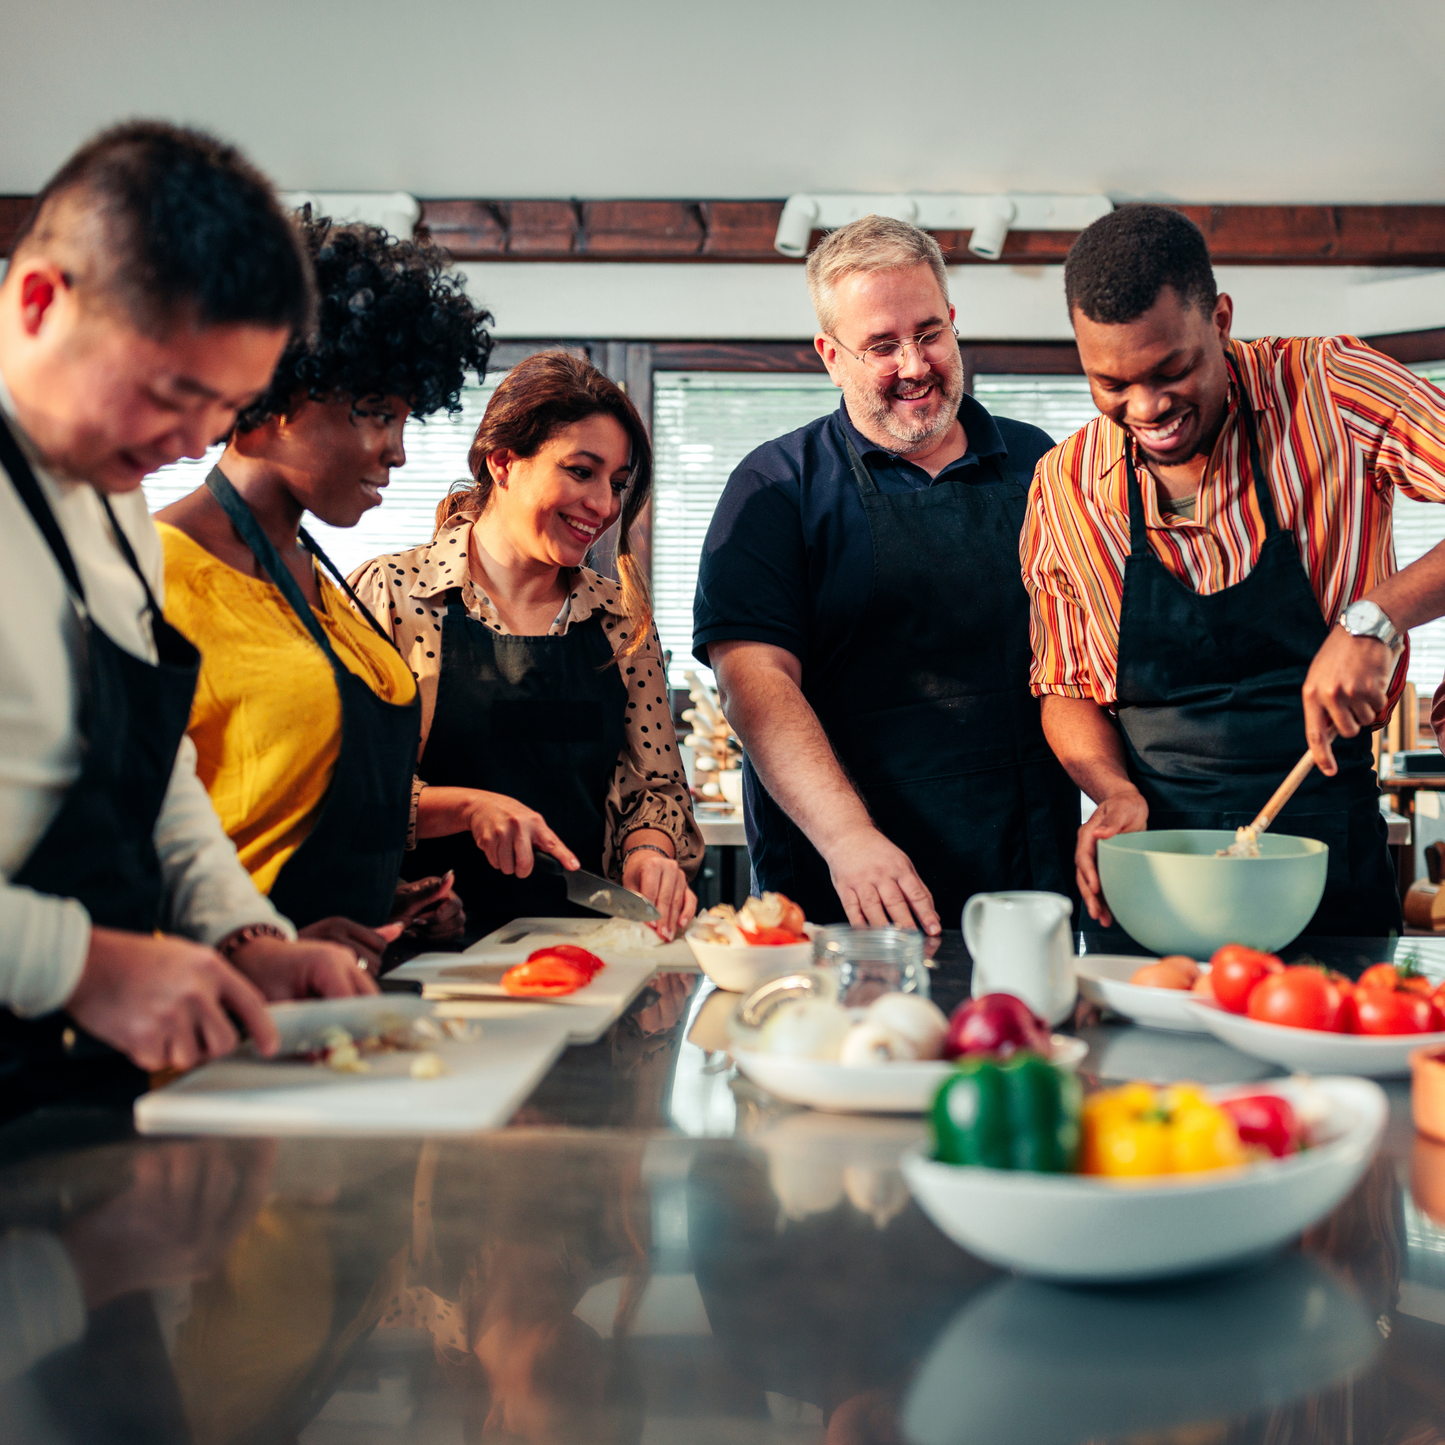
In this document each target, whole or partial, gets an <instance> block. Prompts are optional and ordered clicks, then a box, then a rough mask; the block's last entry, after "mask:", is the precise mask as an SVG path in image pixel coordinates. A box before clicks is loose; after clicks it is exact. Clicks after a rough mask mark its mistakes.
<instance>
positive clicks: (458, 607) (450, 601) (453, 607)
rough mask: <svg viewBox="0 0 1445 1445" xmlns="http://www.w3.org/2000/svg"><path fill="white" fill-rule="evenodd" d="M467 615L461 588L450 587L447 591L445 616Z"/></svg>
mask: <svg viewBox="0 0 1445 1445" xmlns="http://www.w3.org/2000/svg"><path fill="white" fill-rule="evenodd" d="M466 615H467V604H466V603H465V602H463V601H462V589H461V588H460V587H452V588H449V589H448V591H447V616H448V617H465V616H466Z"/></svg>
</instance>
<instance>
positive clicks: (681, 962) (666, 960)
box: [387, 918, 697, 1044]
mask: <svg viewBox="0 0 1445 1445" xmlns="http://www.w3.org/2000/svg"><path fill="white" fill-rule="evenodd" d="M599 921H605V920H598V919H593V918H516V919H513V920H512V922H511V923H509V924H507V925H506V926H505V927H502V928H499V929H497V930H496V932H494V933H490V934H488V935H487V937H485V938H483V939H481V940H479V941H478V942H476V943H474V944H473V945H472V946H471V947H470V948H468V949H467V950H466V951H465V952H464V953H424V954H421V955H419V956H418V957H416V958H413V959H411V960H409V961H408V962H407V963H404V964H402V965H401V967H400V968H397V969H393V970H392V971H391V972H390V973H388V974H387V977H388V978H395V979H403V980H410V981H411V982H413V983H419V984H421V986H422V989H423V992H424V996H425V997H426V998H428V999H438V1000H441V999H445V1000H448V1001H451V1002H452V1003H453V1004H454V1007H452V1008H449V1009H448V1010H447V1011H448V1012H449V1013H454V1014H456V1015H458V1016H464V1017H466V1018H475V1019H483V1020H485V1019H490V1018H503V1017H506V1016H508V1015H510V1014H512V1013H520V1012H522V1011H526V1012H528V1013H533V1012H540V1013H547V1014H558V1015H561V1016H562V1017H564V1018H565V1020H566V1026H567V1037H568V1040H569V1042H571V1043H576V1044H590V1043H595V1042H596V1041H597V1040H598V1039H600V1038H601V1037H602V1035H603V1034H604V1033H606V1032H607V1030H608V1029H609V1028H610V1027H611V1026H612V1025H613V1024H614V1023H616V1021H617V1020H618V1019H619V1018H621V1017H622V1014H623V1011H624V1010H625V1009H626V1008H627V1006H628V1004H630V1003H631V1002H632V1001H633V999H635V998H636V997H637V995H638V994H640V993H641V992H642V990H643V989H644V988H645V987H646V986H647V982H648V980H649V979H650V978H651V977H652V976H653V974H655V973H657V972H658V971H659V970H664V971H669V972H679V971H684V970H685V971H688V972H696V971H697V964H696V962H695V961H694V959H693V956H692V950H691V949H690V948H689V947H688V946H687V944H686V943H685V942H684V941H683V940H681V939H678V940H676V941H675V942H673V943H670V944H661V945H659V946H658V947H656V948H648V949H639V950H637V951H631V950H623V949H616V948H607V947H605V946H604V947H603V948H600V949H598V950H597V955H598V957H599V958H601V960H602V961H603V963H604V964H606V965H607V966H606V967H605V968H604V969H603V970H602V971H601V972H600V973H599V974H598V975H597V976H596V977H595V978H594V979H593V980H592V982H591V983H589V984H587V986H586V987H585V988H579V989H578V990H577V992H576V993H569V994H564V995H563V996H562V997H560V998H548V999H536V998H527V999H522V998H517V997H515V996H514V995H512V994H509V993H507V992H506V990H505V989H503V988H502V985H501V977H502V975H503V974H504V973H505V972H506V971H507V969H509V968H511V967H513V966H514V965H516V964H519V963H523V962H525V961H526V958H527V955H528V954H531V953H535V952H536V951H537V950H538V949H539V948H545V947H547V945H548V944H552V943H569V942H576V943H580V944H581V945H582V946H583V947H588V946H589V945H588V942H587V937H586V935H587V933H588V932H589V931H590V930H592V929H594V928H596V927H597V925H598V923H599Z"/></svg>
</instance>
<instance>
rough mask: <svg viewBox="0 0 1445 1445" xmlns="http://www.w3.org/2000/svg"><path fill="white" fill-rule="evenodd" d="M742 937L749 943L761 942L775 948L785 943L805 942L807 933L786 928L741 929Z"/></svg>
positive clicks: (767, 946)
mask: <svg viewBox="0 0 1445 1445" xmlns="http://www.w3.org/2000/svg"><path fill="white" fill-rule="evenodd" d="M743 937H744V938H746V939H747V941H748V942H749V943H756V944H762V945H763V946H764V947H766V948H777V947H779V946H781V945H783V944H787V943H806V942H807V941H808V938H807V935H806V934H803V935H801V936H800V935H798V934H796V933H792V932H789V930H788V929H786V928H753V929H747V928H745V929H743Z"/></svg>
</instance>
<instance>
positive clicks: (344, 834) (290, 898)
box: [206, 467, 421, 928]
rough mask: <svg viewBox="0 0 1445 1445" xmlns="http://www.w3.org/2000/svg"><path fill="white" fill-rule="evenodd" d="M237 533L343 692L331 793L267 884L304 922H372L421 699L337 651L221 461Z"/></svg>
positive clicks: (392, 862) (399, 844)
mask: <svg viewBox="0 0 1445 1445" xmlns="http://www.w3.org/2000/svg"><path fill="white" fill-rule="evenodd" d="M206 486H207V487H209V488H210V490H211V495H212V496H213V497H215V499H216V500H217V501H218V502H219V503H220V504H221V506H222V508H223V509H224V511H225V513H226V515H227V516H228V517H229V518H230V519H231V525H232V526H233V527H235V529H236V531H237V532H238V533H239V534H240V536H241V540H242V541H243V542H245V544H246V545H247V546H248V547H249V548H250V549H251V551H252V553H253V554H254V555H255V558H256V561H257V562H258V563H259V564H260V565H261V568H262V570H263V571H265V573H266V574H267V575H268V576H269V577H270V578H271V580H272V581H273V582H274V583H275V584H276V586H277V587H279V588H280V589H281V594H282V596H284V597H285V599H286V600H287V602H289V603H290V604H291V608H292V611H294V612H295V613H296V615H297V617H299V618H300V619H301V621H302V623H303V624H304V625H305V627H306V630H307V631H308V632H309V633H310V634H311V637H312V639H313V640H314V641H315V643H316V645H317V646H318V647H319V648H320V649H321V651H322V652H323V653H324V654H325V655H326V660H327V661H328V662H329V663H330V664H331V671H332V675H333V676H334V677H335V679H336V690H337V692H338V693H339V694H340V696H341V750H340V752H339V753H338V754H337V758H336V769H335V771H334V772H333V773H332V775H331V785H330V786H329V787H328V788H327V790H326V799H325V801H324V802H323V803H322V805H321V811H320V813H319V814H318V816H317V818H316V822H315V823H314V824H313V825H312V828H311V831H310V833H308V834H307V836H306V840H305V841H304V842H303V843H302V844H301V846H300V847H299V848H298V849H297V850H296V851H295V852H294V853H293V854H292V855H291V856H290V857H289V858H288V859H287V860H286V862H285V863H284V864H283V865H282V867H281V872H280V873H279V874H278V875H277V877H276V881H275V883H273V884H272V885H271V895H270V896H271V902H272V903H273V904H274V905H275V906H276V908H278V909H279V910H280V911H281V912H282V913H284V914H285V915H286V917H287V918H289V919H290V920H291V921H292V923H294V924H295V925H296V926H297V927H298V928H305V927H306V926H307V924H310V923H315V922H316V921H317V920H318V919H321V918H331V917H341V918H350V919H353V920H354V921H355V922H357V923H362V924H365V925H366V927H368V928H375V927H377V926H378V925H379V924H382V923H385V922H386V920H387V918H388V917H389V916H390V915H391V911H392V908H393V906H394V903H395V897H396V882H397V878H398V876H399V875H400V871H401V860H402V856H403V854H404V853H405V852H406V835H407V830H408V827H409V824H410V820H411V780H412V778H413V776H414V775H415V772H416V754H417V745H418V743H419V741H420V738H421V699H420V697H413V698H412V700H411V701H410V702H408V703H391V702H385V701H383V700H382V699H381V698H379V697H377V695H376V694H375V693H374V692H373V691H372V690H371V688H370V687H369V686H367V684H366V683H365V682H364V681H363V680H362V679H361V678H359V677H357V675H356V674H355V673H354V672H352V671H351V669H350V668H348V667H347V666H346V664H345V663H344V662H342V660H341V659H340V658H339V657H337V655H336V652H335V650H334V649H333V648H332V646H331V641H330V639H329V638H328V637H327V636H326V630H325V629H324V628H323V627H322V626H321V624H320V623H319V622H318V621H317V620H316V614H315V613H314V612H312V610H311V604H310V603H309V602H307V600H306V594H305V593H303V592H302V590H301V588H300V586H299V585H298V584H297V581H296V579H295V578H294V577H293V576H292V575H291V573H290V572H289V571H288V570H287V567H286V564H285V563H284V562H283V561H282V560H281V554H280V553H279V552H277V550H276V548H275V547H274V546H272V544H271V539H270V538H269V537H267V535H266V534H265V532H263V531H262V530H261V525H260V523H259V522H257V520H256V518H255V515H254V514H253V513H252V511H251V509H250V508H249V507H248V506H247V505H246V503H245V502H244V501H242V499H241V498H240V496H239V495H238V494H237V492H236V489H235V488H234V487H233V486H232V485H231V483H230V482H229V481H228V480H227V479H226V477H225V475H224V473H223V472H222V471H221V469H220V467H216V468H214V469H213V470H212V472H211V474H210V476H208V477H207V478H206ZM301 542H302V544H303V545H304V546H305V548H306V550H307V551H308V552H310V553H311V555H312V556H313V557H315V558H316V559H317V560H318V561H319V562H321V563H322V565H323V566H324V567H325V568H326V569H327V571H329V572H330V573H331V575H332V576H333V577H334V578H335V579H336V581H337V582H338V584H339V585H340V587H341V590H342V591H343V592H344V593H345V594H346V595H347V596H348V597H349V598H350V599H351V600H352V602H353V603H355V604H356V607H357V609H358V611H359V612H360V613H361V615H362V616H363V617H364V618H365V619H366V620H367V621H368V622H369V623H370V624H371V626H372V628H373V630H374V631H375V632H376V634H377V636H379V637H381V638H382V639H383V640H384V641H385V642H386V644H387V646H388V647H395V646H396V644H395V643H394V642H393V641H392V639H391V638H390V637H388V636H387V635H386V633H385V632H384V631H382V629H381V627H380V626H379V625H378V623H377V621H376V619H375V618H374V617H373V616H372V615H371V613H370V611H369V610H368V609H367V608H366V606H365V605H364V604H363V603H362V602H361V601H360V600H359V599H358V598H357V596H356V594H355V593H354V592H353V591H352V590H351V588H350V586H349V585H348V584H347V582H346V579H345V578H344V577H343V576H342V575H341V574H340V572H338V571H337V570H336V568H335V567H334V566H333V565H332V563H331V559H330V558H329V557H327V556H326V554H325V553H324V552H323V551H322V550H321V548H320V547H318V546H317V545H316V543H315V542H314V541H313V540H312V539H311V538H310V537H309V536H308V535H307V534H306V532H305V531H304V530H303V531H302V533H301Z"/></svg>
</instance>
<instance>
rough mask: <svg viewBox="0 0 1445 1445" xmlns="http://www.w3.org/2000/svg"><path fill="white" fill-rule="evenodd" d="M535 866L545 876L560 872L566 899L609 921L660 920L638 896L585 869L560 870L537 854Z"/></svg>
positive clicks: (548, 858)
mask: <svg viewBox="0 0 1445 1445" xmlns="http://www.w3.org/2000/svg"><path fill="white" fill-rule="evenodd" d="M536 859H537V863H538V864H539V865H540V866H542V867H543V868H545V869H546V871H547V872H549V873H560V874H561V875H562V881H563V882H564V883H565V884H566V885H567V899H568V901H569V902H571V903H576V904H578V905H579V906H580V907H582V908H590V909H592V911H593V912H594V913H605V914H607V915H608V916H609V917H611V918H629V919H631V920H632V921H633V922H634V923H656V922H657V920H658V919H659V918H661V917H662V914H660V913H659V912H658V911H657V909H655V908H654V907H653V906H652V904H650V903H649V902H648V901H647V899H645V898H644V897H643V896H642V894H640V893H634V892H633V891H632V890H631V889H630V888H624V887H623V886H622V885H621V884H620V883H613V882H612V881H611V880H610V879H607V878H603V877H601V876H600V875H598V874H596V873H589V872H587V870H586V869H585V868H578V869H577V870H576V871H575V872H571V871H569V870H567V869H566V868H564V867H563V866H562V865H561V864H560V863H559V862H558V861H557V860H556V859H555V858H553V857H552V855H551V854H550V853H538V854H537V855H536Z"/></svg>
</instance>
